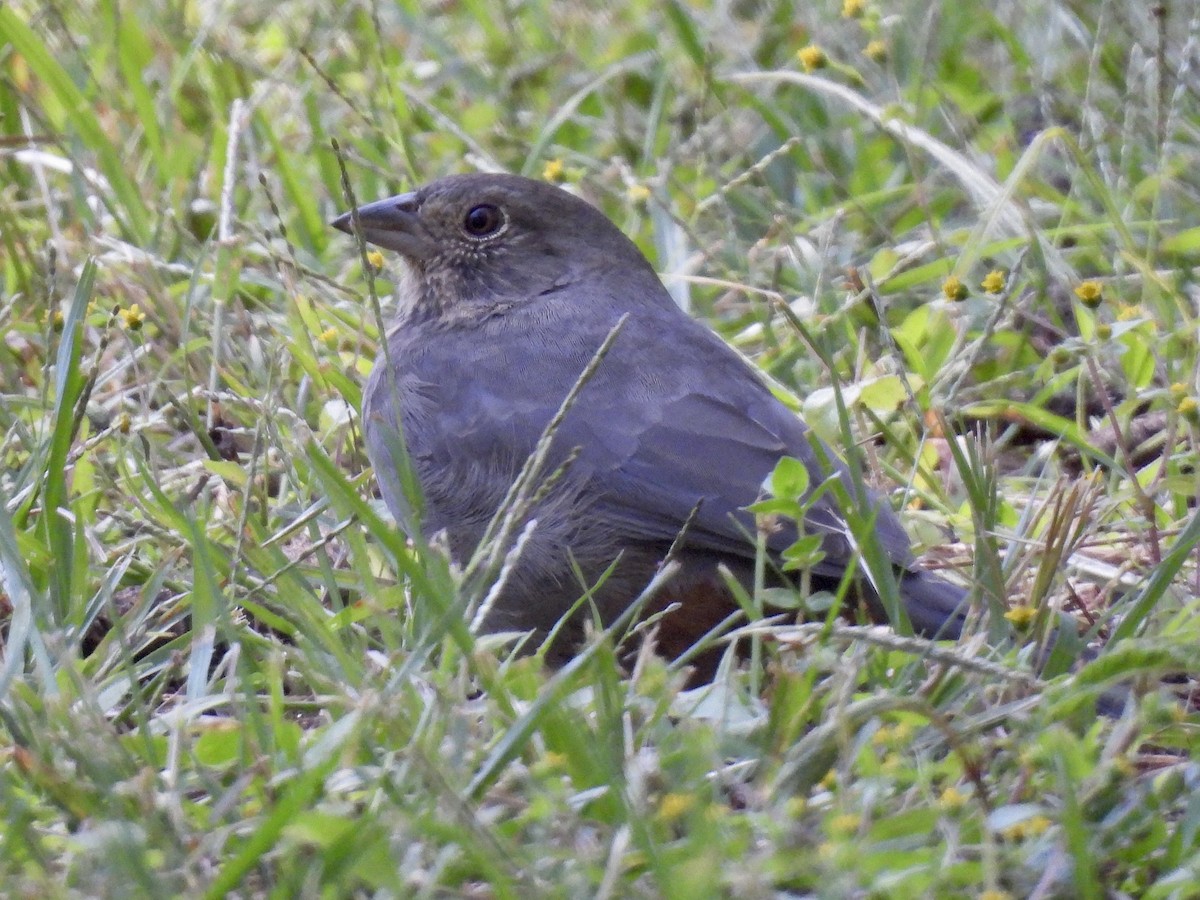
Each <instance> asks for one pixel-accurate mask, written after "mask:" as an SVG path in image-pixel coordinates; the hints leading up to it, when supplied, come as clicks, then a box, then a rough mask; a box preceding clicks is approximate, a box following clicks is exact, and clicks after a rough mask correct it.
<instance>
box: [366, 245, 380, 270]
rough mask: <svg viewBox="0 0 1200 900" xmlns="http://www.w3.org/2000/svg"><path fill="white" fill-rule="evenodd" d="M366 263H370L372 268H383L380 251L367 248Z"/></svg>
mask: <svg viewBox="0 0 1200 900" xmlns="http://www.w3.org/2000/svg"><path fill="white" fill-rule="evenodd" d="M367 264H368V265H370V267H371V268H372V269H382V268H383V254H382V253H380V252H379V251H378V250H368V251H367Z"/></svg>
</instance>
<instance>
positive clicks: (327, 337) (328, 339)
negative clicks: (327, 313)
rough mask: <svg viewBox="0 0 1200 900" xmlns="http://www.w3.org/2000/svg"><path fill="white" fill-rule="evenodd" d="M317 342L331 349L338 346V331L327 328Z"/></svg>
mask: <svg viewBox="0 0 1200 900" xmlns="http://www.w3.org/2000/svg"><path fill="white" fill-rule="evenodd" d="M317 340H319V341H320V342H321V343H322V344H325V345H326V346H329V347H332V346H334V345H335V344H337V329H336V328H326V329H325V330H324V331H322V332H321V334H320V335H319V336H318V337H317Z"/></svg>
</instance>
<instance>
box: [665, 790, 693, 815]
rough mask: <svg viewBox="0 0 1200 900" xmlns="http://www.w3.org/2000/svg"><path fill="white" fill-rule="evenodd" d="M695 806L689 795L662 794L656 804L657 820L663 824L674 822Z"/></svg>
mask: <svg viewBox="0 0 1200 900" xmlns="http://www.w3.org/2000/svg"><path fill="white" fill-rule="evenodd" d="M695 805H696V800H695V798H694V797H692V795H691V794H664V795H663V798H662V802H660V803H659V804H658V818H659V820H661V821H663V822H674V821H675V820H676V819H678V818H679V817H680V816H682V815H683V814H684V813H686V812H688V811H689V810H690V809H691V808H692V807H693V806H695Z"/></svg>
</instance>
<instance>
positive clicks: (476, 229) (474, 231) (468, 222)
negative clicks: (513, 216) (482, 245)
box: [463, 203, 504, 238]
mask: <svg viewBox="0 0 1200 900" xmlns="http://www.w3.org/2000/svg"><path fill="white" fill-rule="evenodd" d="M503 227H504V213H502V212H500V210H499V209H497V208H496V207H494V206H492V204H490V203H481V204H479V205H478V206H472V207H471V211H470V212H468V213H467V215H466V218H464V219H463V230H464V231H466V233H467V234H469V235H470V236H471V237H477V238H484V237H490V236H491V235H493V234H496V232H498V231H499V230H500V229H501V228H503Z"/></svg>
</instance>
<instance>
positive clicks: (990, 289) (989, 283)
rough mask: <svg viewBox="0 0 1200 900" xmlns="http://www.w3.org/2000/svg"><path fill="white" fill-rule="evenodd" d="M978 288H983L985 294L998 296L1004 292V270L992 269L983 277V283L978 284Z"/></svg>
mask: <svg viewBox="0 0 1200 900" xmlns="http://www.w3.org/2000/svg"><path fill="white" fill-rule="evenodd" d="M979 286H980V287H981V288H983V290H984V292H985V293H988V294H998V293H1000V292H1001V291H1002V290H1004V270H1003V269H992V271H990V272H988V273H987V275H985V276H984V279H983V281H981V282H979Z"/></svg>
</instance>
